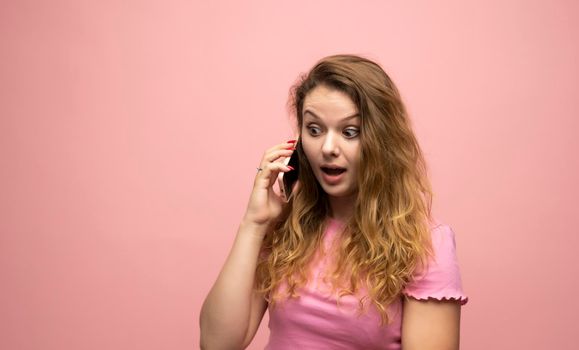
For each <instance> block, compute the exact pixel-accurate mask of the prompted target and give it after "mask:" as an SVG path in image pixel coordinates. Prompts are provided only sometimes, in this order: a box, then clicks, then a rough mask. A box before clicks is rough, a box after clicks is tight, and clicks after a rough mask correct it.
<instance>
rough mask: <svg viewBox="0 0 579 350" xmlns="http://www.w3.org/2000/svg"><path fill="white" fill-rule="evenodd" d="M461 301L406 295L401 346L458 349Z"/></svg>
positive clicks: (410, 349) (407, 348) (423, 349)
mask: <svg viewBox="0 0 579 350" xmlns="http://www.w3.org/2000/svg"><path fill="white" fill-rule="evenodd" d="M459 340H460V303H458V302H457V301H452V300H449V301H439V300H435V299H429V300H416V299H413V298H409V297H405V298H404V306H403V314H402V349H404V350H458V349H459V343H460V341H459Z"/></svg>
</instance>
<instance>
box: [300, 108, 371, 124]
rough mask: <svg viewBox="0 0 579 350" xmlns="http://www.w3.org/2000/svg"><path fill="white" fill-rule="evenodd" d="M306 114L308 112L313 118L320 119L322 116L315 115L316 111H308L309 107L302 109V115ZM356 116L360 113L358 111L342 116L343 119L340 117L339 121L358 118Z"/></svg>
mask: <svg viewBox="0 0 579 350" xmlns="http://www.w3.org/2000/svg"><path fill="white" fill-rule="evenodd" d="M306 114H310V115H311V116H312V117H314V118H315V119H318V120H321V119H322V118H320V117H318V116H317V115H316V113H314V112H312V111H310V110H309V109H306V110H305V111H304V116H305V115H306ZM358 117H360V114H359V113H358V112H356V114H352V115H351V116H349V117H346V118H343V119H341V120H340V121H341V122H343V121H346V120H349V119H354V118H358Z"/></svg>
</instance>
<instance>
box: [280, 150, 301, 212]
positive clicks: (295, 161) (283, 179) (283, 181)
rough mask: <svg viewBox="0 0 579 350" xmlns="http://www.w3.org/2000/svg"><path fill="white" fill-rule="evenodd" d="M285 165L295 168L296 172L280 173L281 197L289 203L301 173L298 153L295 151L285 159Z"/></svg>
mask: <svg viewBox="0 0 579 350" xmlns="http://www.w3.org/2000/svg"><path fill="white" fill-rule="evenodd" d="M298 142H299V140H296V145H297V143H298ZM284 164H285V165H289V166H291V167H292V168H294V170H292V171H288V172H287V173H284V172H280V173H279V176H278V185H279V190H280V192H281V195H282V197H283V198H284V199H285V201H286V202H289V200H290V197H291V195H292V190H293V187H294V185H295V183H296V181H297V180H298V173H299V169H298V168H299V165H300V161H299V158H298V151H297V150H294V152H293V153H292V155H291V156H290V157H288V158H286V159H285V161H284Z"/></svg>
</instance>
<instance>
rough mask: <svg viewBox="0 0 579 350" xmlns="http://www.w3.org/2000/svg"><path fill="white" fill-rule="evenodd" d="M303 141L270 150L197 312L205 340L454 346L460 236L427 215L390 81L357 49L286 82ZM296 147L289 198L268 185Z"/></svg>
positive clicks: (419, 162) (231, 345)
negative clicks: (264, 334) (263, 337)
mask: <svg viewBox="0 0 579 350" xmlns="http://www.w3.org/2000/svg"><path fill="white" fill-rule="evenodd" d="M291 102H292V106H293V108H294V109H295V113H296V116H297V124H298V125H297V126H298V129H299V135H300V137H299V141H297V142H296V140H290V141H288V142H285V143H281V144H278V145H275V146H273V147H271V148H270V149H268V150H267V151H266V152H265V154H264V155H263V158H262V160H261V163H260V165H259V168H258V172H257V175H256V178H255V182H254V186H253V192H252V194H251V196H250V200H249V204H248V207H247V211H246V214H245V216H244V218H243V220H242V222H241V224H240V227H239V231H238V233H237V236H236V238H235V242H234V244H233V248H232V249H231V252H230V254H229V256H228V258H227V260H226V262H225V265H224V266H223V269H222V270H221V273H220V274H219V277H218V278H217V281H216V282H215V284H214V286H213V288H212V289H211V291H210V293H209V295H208V296H207V299H206V300H205V303H204V305H203V308H202V311H201V318H200V323H201V347H202V348H204V349H209V350H213V349H241V348H245V347H247V345H248V344H249V343H250V342H251V340H252V339H253V337H254V335H255V332H256V330H257V328H258V327H259V324H260V322H261V319H262V317H263V314H264V312H265V310H266V309H268V308H269V316H270V322H269V328H270V339H269V343H268V345H267V347H266V348H267V349H272V350H278V349H401V348H403V349H404V350H414V349H420V350H428V349H432V350H434V349H458V348H459V326H460V307H461V305H463V304H465V303H466V302H467V297H466V296H465V295H464V294H463V292H462V287H461V279H460V272H459V268H458V265H457V259H456V252H455V243H454V233H453V231H452V230H451V228H450V227H449V226H447V225H444V224H441V223H438V222H436V221H435V220H434V219H433V218H432V217H431V211H430V208H431V198H432V193H431V188H430V184H429V181H428V178H427V174H426V165H425V161H424V158H423V156H422V152H421V149H420V147H419V145H418V142H417V140H416V138H415V136H414V134H413V132H412V129H411V126H410V122H409V119H408V115H407V112H406V109H405V107H404V105H403V103H402V100H401V97H400V94H399V93H398V90H397V88H396V87H395V85H394V83H393V82H392V81H391V80H390V78H389V77H388V75H387V74H386V73H385V72H384V71H383V70H382V68H381V67H380V66H379V65H378V64H376V63H374V62H372V61H370V60H368V59H365V58H362V57H358V56H352V55H336V56H330V57H326V58H324V59H322V60H321V61H319V62H318V63H317V64H316V65H315V66H314V67H313V68H312V70H311V71H310V72H309V73H308V74H307V75H306V76H304V77H303V78H302V80H301V81H300V82H299V83H298V84H297V85H296V86H295V87H294V88H293V89H292V93H291ZM292 152H298V156H299V169H298V170H295V171H298V178H299V180H298V181H299V183H298V184H297V186H296V187H295V189H294V192H293V195H292V196H291V197H290V199H289V202H288V203H286V202H285V201H284V199H283V198H281V197H280V196H278V195H277V194H276V192H274V190H273V186H274V184H275V183H276V179H277V177H278V174H279V173H280V172H290V171H293V169H291V168H290V167H288V166H286V165H284V164H283V162H282V160H283V159H285V158H286V157H289V156H290V155H291V154H292Z"/></svg>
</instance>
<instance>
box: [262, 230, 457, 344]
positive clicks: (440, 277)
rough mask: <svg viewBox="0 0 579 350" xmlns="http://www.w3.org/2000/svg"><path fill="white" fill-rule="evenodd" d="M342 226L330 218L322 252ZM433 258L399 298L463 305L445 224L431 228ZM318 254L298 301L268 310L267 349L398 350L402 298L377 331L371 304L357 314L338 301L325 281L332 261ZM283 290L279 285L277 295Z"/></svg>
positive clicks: (350, 299) (352, 302)
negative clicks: (385, 323)
mask: <svg viewBox="0 0 579 350" xmlns="http://www.w3.org/2000/svg"><path fill="white" fill-rule="evenodd" d="M342 225H343V223H341V222H339V221H336V220H334V219H329V221H328V225H327V229H326V232H325V233H324V249H325V251H329V250H330V247H331V245H332V244H333V243H334V239H335V238H336V233H338V231H339V230H340V229H341V228H342ZM431 234H432V245H433V250H434V255H435V258H434V259H432V260H431V261H430V262H429V265H428V269H427V271H426V273H422V274H419V275H418V276H417V277H416V278H415V279H414V280H413V281H412V282H410V283H409V284H408V285H407V286H406V288H405V289H404V291H403V294H405V295H408V296H410V297H412V298H415V299H429V298H434V299H437V300H442V299H453V300H457V301H458V302H460V304H461V305H464V304H465V303H466V302H467V301H468V298H467V297H466V296H465V294H464V293H463V291H462V285H461V279H460V271H459V267H458V263H457V258H456V251H455V241H454V232H453V231H452V229H451V228H450V227H449V226H448V225H443V224H436V225H435V226H434V227H432V229H431ZM331 258H332V257H331V256H328V255H325V254H318V255H317V257H316V259H315V260H314V262H313V263H312V270H311V275H310V280H309V282H308V284H307V285H306V286H305V287H304V288H301V289H300V290H299V291H298V293H299V297H297V298H289V299H285V300H283V301H280V302H278V303H277V304H276V305H275V306H274V307H270V308H269V329H270V338H269V342H268V344H267V346H266V348H265V349H266V350H286V349H287V350H290V349H291V350H294V349H308V350H309V349H336V350H337V349H388V350H390V349H392V350H394V349H400V348H401V345H400V344H401V337H400V336H401V325H402V298H403V297H402V296H400V298H399V299H398V300H397V301H396V302H394V303H393V304H391V305H390V306H389V308H388V316H389V317H390V320H391V323H390V324H388V325H385V326H380V314H379V312H378V310H377V309H376V308H375V306H374V305H372V304H371V303H369V304H370V305H369V306H368V308H367V312H365V313H362V314H361V315H360V313H359V309H358V298H359V296H360V295H363V294H360V293H364V290H361V291H360V293H359V294H358V295H357V296H351V295H349V296H342V297H341V298H340V307H339V308H338V306H337V305H336V300H337V296H336V295H335V294H333V293H331V290H330V285H329V284H328V283H326V282H325V281H324V279H323V277H324V273H325V272H330V271H328V269H327V267H328V265H329V262H330V259H331ZM284 289H285V287H284V286H282V287H281V290H284Z"/></svg>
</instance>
